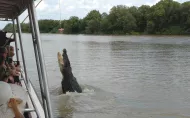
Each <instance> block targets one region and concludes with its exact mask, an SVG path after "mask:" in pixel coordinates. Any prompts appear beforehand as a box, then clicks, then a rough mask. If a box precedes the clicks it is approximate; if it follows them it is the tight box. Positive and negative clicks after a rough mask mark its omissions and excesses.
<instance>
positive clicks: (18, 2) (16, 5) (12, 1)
mask: <svg viewBox="0 0 190 118" xmlns="http://www.w3.org/2000/svg"><path fill="white" fill-rule="evenodd" d="M28 3H29V0H0V20H8V19H15V18H16V17H17V16H19V15H20V14H22V13H23V12H24V11H25V10H26V8H27V6H28Z"/></svg>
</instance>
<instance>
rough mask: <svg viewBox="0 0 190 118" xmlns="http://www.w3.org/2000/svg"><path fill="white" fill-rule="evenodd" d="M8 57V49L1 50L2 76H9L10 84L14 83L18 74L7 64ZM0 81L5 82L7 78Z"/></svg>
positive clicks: (0, 68)
mask: <svg viewBox="0 0 190 118" xmlns="http://www.w3.org/2000/svg"><path fill="white" fill-rule="evenodd" d="M6 57H7V49H6V48H0V60H1V62H0V64H1V65H0V73H1V74H2V76H3V75H4V76H5V75H7V76H8V83H14V78H13V75H15V74H16V72H15V71H14V70H12V69H11V68H10V67H9V65H8V64H7V62H6ZM5 73H6V74H5ZM7 73H8V74H7ZM0 79H1V80H3V79H5V78H0Z"/></svg>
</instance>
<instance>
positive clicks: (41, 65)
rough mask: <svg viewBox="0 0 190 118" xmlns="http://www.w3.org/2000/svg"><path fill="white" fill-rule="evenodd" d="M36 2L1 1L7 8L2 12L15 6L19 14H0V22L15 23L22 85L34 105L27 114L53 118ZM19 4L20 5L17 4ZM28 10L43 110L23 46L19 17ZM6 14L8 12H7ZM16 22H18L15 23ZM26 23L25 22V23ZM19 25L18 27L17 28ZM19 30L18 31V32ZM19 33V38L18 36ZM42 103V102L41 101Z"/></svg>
mask: <svg viewBox="0 0 190 118" xmlns="http://www.w3.org/2000/svg"><path fill="white" fill-rule="evenodd" d="M34 1H35V0H16V1H7V0H1V1H0V3H3V4H5V5H6V6H5V7H2V8H1V9H0V10H9V9H8V8H9V7H12V6H13V9H14V7H15V8H20V9H17V10H18V11H19V12H15V11H14V10H12V12H11V15H8V14H3V15H2V14H0V16H1V19H0V20H6V21H9V20H12V22H13V35H12V36H14V39H15V51H16V59H17V61H19V60H20V59H19V52H18V43H19V44H20V52H21V57H22V66H23V71H22V74H21V75H22V76H21V83H22V85H23V86H25V88H26V90H27V92H28V95H29V99H30V102H31V104H32V107H29V108H27V109H25V111H26V112H36V115H37V117H40V118H44V117H45V118H53V113H52V107H51V101H50V94H49V89H48V81H47V73H46V68H45V61H44V57H43V51H42V45H41V39H40V31H39V25H38V21H37V18H36V9H35V8H36V6H37V5H39V3H40V2H41V1H42V0H40V2H39V3H38V4H37V5H36V6H35V5H34ZM17 2H18V3H17ZM26 9H28V16H27V17H29V24H30V28H31V33H32V41H33V47H34V53H35V60H36V66H37V71H38V78H39V85H40V92H41V100H42V106H43V109H41V110H39V108H40V106H41V105H38V104H37V103H36V101H39V98H38V97H37V94H36V92H35V90H34V87H33V86H32V84H31V81H30V78H29V77H28V75H27V74H28V73H27V67H26V63H25V55H24V49H23V44H22V40H23V38H22V31H21V26H20V21H19V18H18V17H19V15H20V14H21V13H23V12H24V10H26ZM5 13H6V12H5ZM15 20H16V22H15ZM23 22H24V21H23ZM15 25H17V27H16V26H15ZM16 28H17V30H16ZM17 33H18V37H17V36H16V35H17ZM39 103H40V101H39ZM41 112H43V113H44V116H42V117H41V116H40V114H41Z"/></svg>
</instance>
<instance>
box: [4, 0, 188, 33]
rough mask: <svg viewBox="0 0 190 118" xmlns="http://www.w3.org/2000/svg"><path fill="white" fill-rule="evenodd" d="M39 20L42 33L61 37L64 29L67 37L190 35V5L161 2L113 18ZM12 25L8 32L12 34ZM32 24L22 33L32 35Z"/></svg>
mask: <svg viewBox="0 0 190 118" xmlns="http://www.w3.org/2000/svg"><path fill="white" fill-rule="evenodd" d="M61 24H62V26H60V23H59V21H58V20H39V28H40V32H42V33H57V32H58V29H59V28H60V27H62V28H64V33H65V34H79V33H82V34H132V35H138V34H176V35H180V34H190V2H184V3H182V4H181V3H178V2H176V1H173V0H161V1H160V2H158V3H157V4H155V5H153V6H148V5H142V6H141V7H135V6H132V7H127V6H125V5H118V6H114V7H112V8H111V10H110V12H109V14H107V13H102V14H101V13H100V12H99V11H97V10H92V11H90V12H89V13H88V14H87V16H86V17H84V18H83V19H80V18H78V17H76V16H72V17H70V19H68V20H63V21H61ZM11 27H12V25H11V24H8V25H6V26H5V28H4V30H6V31H10V30H11ZM29 28H30V27H29V24H28V23H27V24H22V31H23V32H29Z"/></svg>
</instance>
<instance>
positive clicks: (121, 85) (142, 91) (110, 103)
mask: <svg viewBox="0 0 190 118" xmlns="http://www.w3.org/2000/svg"><path fill="white" fill-rule="evenodd" d="M23 37H24V38H25V40H24V44H25V47H24V49H25V53H26V57H27V59H26V60H27V67H28V69H27V70H28V72H29V76H30V79H31V80H32V82H33V83H34V84H35V86H36V89H38V90H39V86H38V84H37V82H38V80H37V76H36V75H37V71H36V66H34V65H35V60H34V53H33V48H32V42H31V40H30V38H31V37H29V35H28V34H25V35H24V36H23ZM41 38H42V45H43V50H44V56H45V63H46V69H47V72H48V73H47V74H48V81H49V86H50V94H51V98H52V104H53V109H54V114H55V116H56V117H60V118H61V117H64V118H84V117H87V118H97V117H98V118H126V117H128V118H149V117H153V118H189V117H190V113H189V109H190V94H189V92H190V87H189V84H190V80H189V78H190V74H189V72H190V63H189V62H190V46H189V37H151V36H141V37H137V36H132V37H124V36H83V35H50V34H48V35H46V34H43V35H42V37H41ZM63 48H66V49H67V50H68V55H69V58H70V61H71V66H72V70H73V73H74V75H75V76H76V78H77V80H78V82H79V83H80V84H81V86H82V88H83V90H84V93H81V94H78V93H67V94H66V95H63V94H60V93H61V89H60V87H61V77H62V76H61V73H60V71H59V67H58V62H57V52H58V51H61V50H62V49H63Z"/></svg>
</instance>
